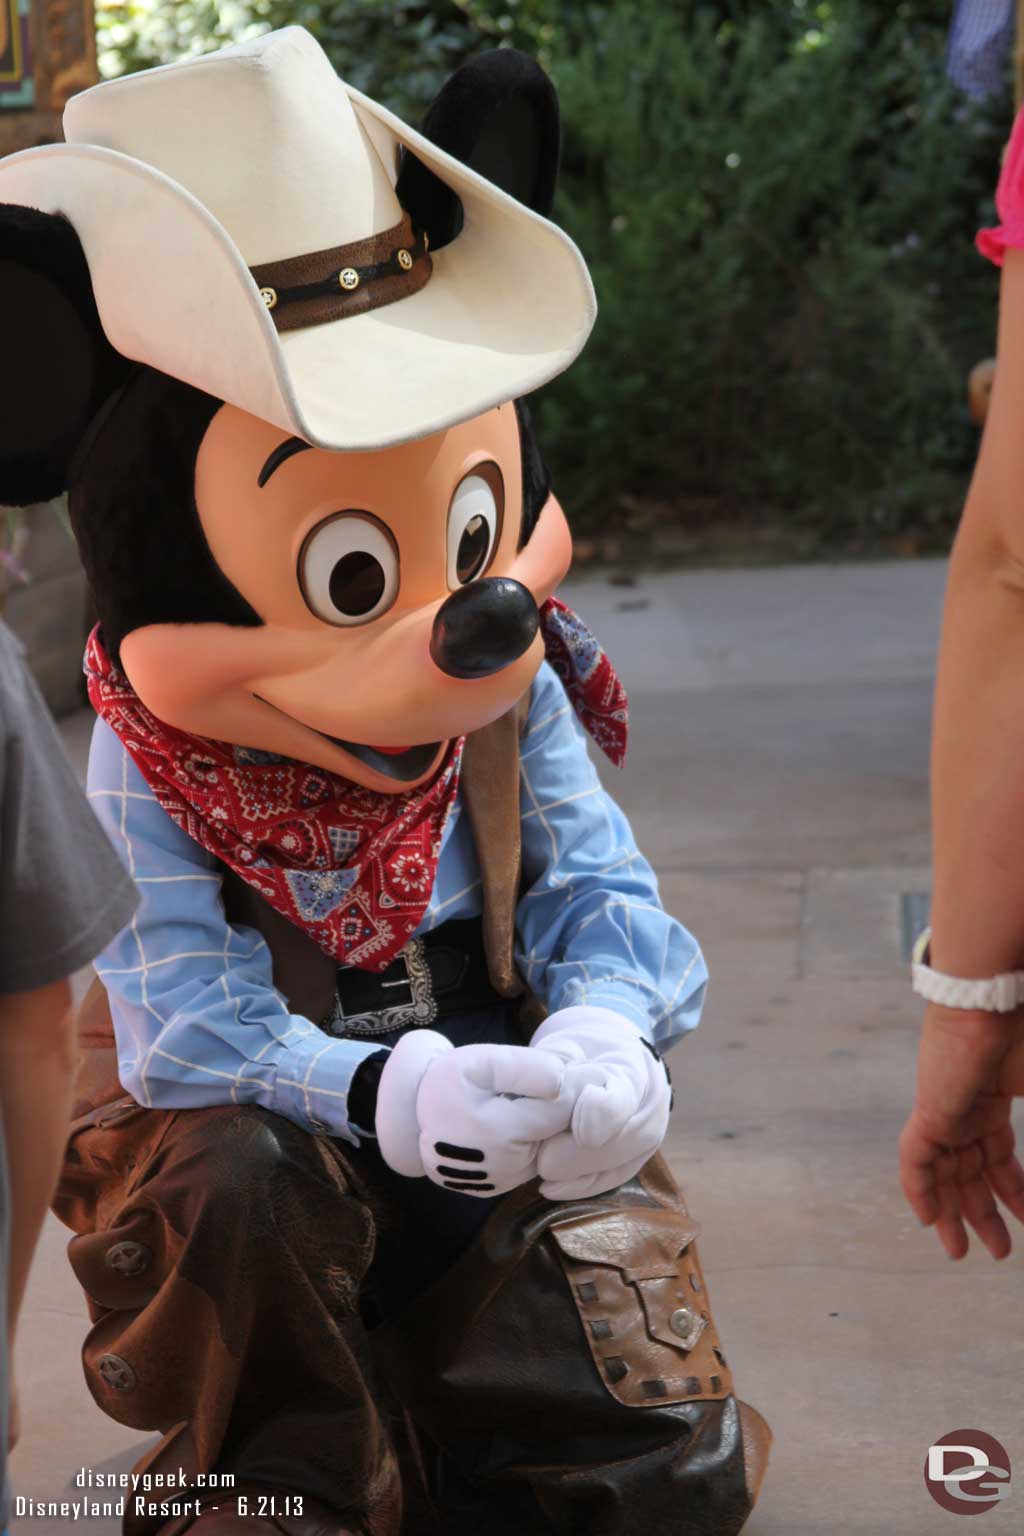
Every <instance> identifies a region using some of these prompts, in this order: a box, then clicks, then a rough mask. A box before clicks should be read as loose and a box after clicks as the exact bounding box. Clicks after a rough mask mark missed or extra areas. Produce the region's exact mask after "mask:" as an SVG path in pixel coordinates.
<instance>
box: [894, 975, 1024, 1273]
mask: <svg viewBox="0 0 1024 1536" xmlns="http://www.w3.org/2000/svg"><path fill="white" fill-rule="evenodd" d="M1020 1092H1024V1015H1022V1014H1009V1015H1007V1014H992V1013H968V1012H967V1011H966V1010H959V1009H954V1008H943V1007H940V1006H939V1005H938V1004H935V1003H932V1004H929V1006H928V1008H927V1011H926V1013H925V1021H924V1030H923V1032H922V1036H921V1046H920V1051H919V1054H918V1069H917V1096H916V1099H915V1102H914V1107H913V1109H912V1110H911V1112H910V1116H909V1118H908V1120H907V1123H906V1125H905V1126H904V1127H903V1132H902V1135H901V1136H900V1144H899V1157H900V1182H901V1184H902V1186H903V1193H904V1194H905V1195H906V1198H907V1200H908V1202H909V1204H910V1206H911V1209H912V1210H913V1211H914V1213H915V1215H916V1216H917V1217H918V1219H919V1220H920V1221H921V1223H922V1224H923V1225H924V1226H927V1227H932V1226H933V1227H934V1228H935V1230H936V1233H937V1235H938V1237H939V1240H940V1242H941V1243H942V1245H943V1247H944V1248H945V1250H946V1252H947V1253H948V1254H949V1256H950V1258H951V1259H962V1258H963V1256H964V1254H965V1253H966V1252H967V1250H968V1247H969V1238H968V1234H967V1229H968V1227H970V1228H972V1229H973V1230H974V1232H975V1233H976V1234H977V1236H978V1237H979V1238H980V1239H981V1241H982V1242H983V1243H984V1245H985V1247H986V1248H987V1249H988V1251H989V1253H991V1255H992V1257H993V1258H995V1259H1004V1258H1005V1257H1006V1256H1007V1254H1008V1253H1009V1252H1010V1249H1011V1247H1012V1244H1011V1240H1010V1233H1009V1230H1008V1228H1007V1225H1006V1221H1005V1219H1004V1217H1003V1214H1002V1211H1001V1210H1000V1202H1001V1204H1002V1205H1003V1206H1004V1207H1005V1208H1006V1210H1007V1211H1009V1212H1010V1213H1011V1214H1012V1215H1013V1216H1016V1218H1017V1220H1018V1221H1022V1222H1024V1169H1022V1168H1021V1165H1020V1162H1019V1161H1018V1159H1017V1156H1016V1152H1015V1137H1014V1130H1013V1125H1012V1123H1011V1119H1010V1111H1011V1108H1012V1104H1013V1094H1014V1093H1020Z"/></svg>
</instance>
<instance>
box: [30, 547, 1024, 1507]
mask: <svg viewBox="0 0 1024 1536" xmlns="http://www.w3.org/2000/svg"><path fill="white" fill-rule="evenodd" d="M943 580H944V567H943V566H942V565H941V563H938V562H921V563H906V564H898V565H870V566H843V567H836V568H830V567H822V566H816V567H811V566H807V567H800V568H793V569H779V570H760V571H756V572H738V571H737V572H732V571H729V572H683V573H674V574H670V575H664V576H651V577H646V576H640V577H637V578H636V579H635V581H634V583H633V584H632V585H613V584H611V583H610V582H609V581H608V580H607V578H606V577H593V578H589V579H587V580H581V581H579V582H577V583H575V584H574V585H573V587H572V589H571V591H570V592H569V593H568V597H569V600H570V601H572V602H573V603H574V604H575V606H576V607H577V608H578V609H579V610H580V612H581V613H582V614H583V615H584V616H585V617H586V618H587V620H588V621H589V622H590V623H591V624H592V626H593V627H594V629H595V630H596V631H597V633H598V634H600V635H601V637H602V639H603V641H604V643H605V644H606V646H607V647H608V649H609V651H610V652H611V653H612V655H613V656H614V657H615V659H616V662H617V664H618V665H619V667H620V670H621V672H622V674H623V676H624V678H625V680H626V683H627V685H628V686H629V689H630V695H631V700H632V712H633V736H632V742H631V748H630V762H629V766H628V767H627V769H626V770H625V772H624V773H622V774H616V773H615V772H614V770H609V772H608V775H607V778H608V782H609V784H610V785H611V787H612V788H613V789H614V791H615V793H616V794H617V795H618V797H619V799H620V800H621V802H622V803H623V804H624V805H625V807H626V809H627V810H628V812H629V813H630V815H631V817H632V819H633V824H634V827H635V829H636V832H637V836H638V839H639V841H640V843H641V846H642V847H644V849H645V851H646V852H647V853H648V854H649V855H650V856H651V857H652V858H653V860H654V862H655V864H656V866H657V868H658V871H659V874H660V876H661V881H662V891H663V895H664V898H665V901H666V904H667V905H668V906H669V907H670V908H671V909H672V910H673V911H674V912H675V913H676V914H677V915H678V916H679V917H680V918H682V919H683V920H684V921H685V922H686V923H687V924H688V925H689V926H690V927H691V928H692V929H693V930H694V931H695V932H696V933H697V935H698V936H699V937H700V938H701V940H702V942H703V944H704V946H705V949H706V952H707V955H708V959H709V963H710V966H711V971H712V976H713V983H712V988H711V993H710V1000H709V1004H708V1009H707V1013H706V1016H705V1022H704V1025H703V1027H702V1028H701V1030H700V1031H699V1032H698V1034H697V1035H696V1036H695V1037H694V1038H692V1039H690V1040H688V1041H686V1042H685V1044H684V1045H683V1046H682V1047H681V1048H680V1050H679V1051H678V1053H677V1054H676V1057H675V1060H674V1062H673V1069H674V1076H675V1081H676V1085H677V1105H676V1111H675V1116H674V1124H673V1129H672V1132H671V1137H670V1144H669V1154H670V1157H671V1159H672V1162H673V1164H674V1166H675V1168H676V1170H677V1172H678V1173H679V1175H680V1176H681V1178H682V1180H683V1182H684V1183H685V1185H686V1188H687V1191H688V1194H689V1197H690V1201H691V1204H692V1206H693V1208H694V1210H695V1211H696V1213H697V1215H698V1216H699V1218H700V1220H701V1222H702V1224H703V1228H704V1239H703V1244H702V1248H703V1261H704V1266H705V1270H706V1272H707V1276H708V1281H709V1286H710V1290H711V1295H712V1298H713V1301H714V1304H715V1309H716V1313H717V1316H718V1322H719V1326H720V1329H721V1331H722V1334H723V1339H724V1343H725V1348H726V1351H727V1354H728V1356H729V1358H730V1362H731V1364H732V1366H733V1369H734V1371H735V1373H736V1376H737V1381H738V1385H739V1389H740V1391H741V1394H742V1395H743V1396H745V1397H747V1398H748V1399H749V1400H750V1401H751V1402H752V1403H754V1404H755V1405H757V1406H759V1407H760V1408H761V1409H762V1410H763V1411H764V1412H765V1413H766V1414H767V1415H768V1417H769V1418H770V1419H771V1421H772V1423H773V1427H774V1429H775V1432H776V1450H775V1456H774V1461H773V1465H772V1469H771V1473H770V1477H769V1481H768V1483H767V1485H766V1488H765V1494H764V1498H763V1502H762V1505H761V1507H760V1508H759V1510H758V1512H757V1514H756V1515H755V1517H754V1519H753V1520H752V1522H751V1524H750V1526H749V1527H748V1529H749V1531H750V1533H751V1536H819V1533H820V1532H822V1531H829V1532H835V1533H839V1536H880V1533H883V1532H884V1533H886V1536H931V1533H932V1532H935V1531H938V1530H941V1529H945V1528H946V1526H948V1525H949V1524H951V1523H952V1524H953V1528H954V1529H955V1528H956V1526H955V1517H954V1516H952V1515H949V1514H945V1513H943V1512H942V1511H940V1510H939V1509H938V1507H937V1506H936V1505H935V1504H934V1503H932V1501H931V1500H930V1498H929V1497H928V1495H927V1493H926V1491H925V1488H924V1484H923V1479H922V1467H923V1463H924V1458H925V1454H926V1451H927V1448H928V1446H929V1445H930V1444H931V1443H932V1441H933V1440H935V1439H936V1438H938V1437H939V1436H941V1435H943V1434H945V1433H947V1432H949V1431H951V1430H956V1429H962V1428H967V1427H970V1428H976V1429H981V1430H986V1431H988V1432H989V1433H990V1434H993V1435H995V1436H996V1437H997V1438H998V1439H1000V1440H1001V1441H1002V1442H1003V1444H1004V1445H1005V1446H1006V1448H1007V1450H1008V1451H1009V1453H1010V1456H1011V1459H1012V1460H1014V1461H1015V1463H1016V1464H1017V1465H1018V1466H1019V1469H1020V1471H1019V1480H1020V1484H1021V1486H1020V1491H1019V1492H1017V1491H1016V1490H1015V1491H1014V1493H1012V1494H1011V1497H1010V1498H1009V1499H1008V1500H1007V1501H1006V1502H1005V1503H1004V1504H1003V1505H1002V1506H1001V1507H999V1508H996V1509H995V1510H994V1511H992V1512H991V1513H990V1514H989V1515H988V1520H987V1524H986V1526H985V1531H986V1536H988V1533H991V1536H999V1533H1000V1532H1007V1533H1008V1532H1010V1531H1011V1530H1019V1529H1020V1525H1021V1518H1022V1516H1021V1509H1022V1507H1024V1414H1022V1412H1021V1401H1022V1387H1021V1382H1022V1380H1024V1325H1022V1324H1021V1321H1020V1319H1021V1316H1022V1313H1024V1268H1022V1264H1021V1260H1020V1258H1019V1257H1018V1256H1016V1255H1015V1256H1013V1257H1011V1259H1010V1260H1008V1261H1007V1262H1006V1263H1005V1264H1003V1265H999V1266H997V1265H994V1264H992V1263H991V1262H990V1261H988V1260H986V1259H983V1258H982V1257H981V1256H980V1255H977V1254H972V1256H971V1257H970V1258H968V1260H967V1261H966V1262H965V1263H964V1264H962V1265H959V1266H953V1265H951V1264H949V1263H948V1262H947V1261H945V1260H944V1259H943V1258H942V1257H941V1256H940V1252H939V1249H938V1245H937V1244H936V1242H935V1240H934V1238H933V1237H932V1236H931V1234H929V1233H925V1232H922V1231H921V1230H920V1229H919V1228H918V1227H917V1225H916V1223H915V1221H914V1220H913V1218H912V1217H911V1216H910V1215H909V1213H908V1212H906V1211H905V1210H904V1208H903V1205H902V1202H901V1198H900V1194H899V1190H898V1187H897V1184H896V1180H895V1171H894V1162H895V1141H896V1136H897V1134H898V1131H899V1128H900V1125H901V1123H902V1120H903V1116H904V1113H905V1111H906V1107H907V1104H908V1099H909V1095H910V1091H911V1083H912V1071H913V1058H914V1048H915V1037H916V1029H917V1020H918V1010H917V1008H916V1006H915V1004H914V1001H913V999H912V997H911V996H910V995H909V992H908V989H907V986H906V981H905V975H904V963H903V960H902V957H901V932H900V916H901V910H902V905H903V898H904V897H905V896H906V895H907V894H908V893H915V892H922V891H924V890H925V889H926V887H927V858H928V838H927V804H926V782H925V780H926V762H927V734H928V719H929V711H930V696H931V682H932V659H933V654H934V647H935V640H936V635H937V627H938V619H939V610H940V605H941V593H942V585H943ZM65 730H66V735H67V739H68V741H69V743H70V745H71V746H72V748H73V750H75V751H76V753H77V754H78V755H79V757H80V756H81V751H82V747H83V744H84V741H85V737H86V732H87V722H86V720H85V718H84V717H76V718H74V719H72V720H71V721H70V722H67V724H66V727H65ZM64 1239H65V1234H64V1233H63V1232H62V1231H61V1229H60V1228H59V1227H58V1226H57V1225H56V1223H51V1224H50V1225H49V1226H48V1228H47V1231H46V1235H45V1240H44V1243H43V1246H42V1249H41V1251H40V1255H39V1259H38V1262H37V1265H36V1269H35V1273H34V1276H33V1281H32V1286H31V1291H30V1295H29V1300H28V1307H27V1312H26V1316H25V1320H24V1325H23V1328H22V1334H21V1341H20V1349H19V1367H20V1379H21V1383H22V1393H23V1409H24V1420H25V1425H24V1440H23V1447H22V1449H21V1450H20V1451H19V1452H18V1453H17V1455H16V1457H15V1461H14V1477H15V1483H16V1488H17V1491H19V1492H21V1493H23V1494H26V1495H28V1496H30V1497H33V1498H37V1499H41V1498H47V1499H54V1498H58V1497H60V1496H61V1490H62V1489H63V1488H64V1487H65V1485H66V1484H67V1483H68V1481H69V1479H70V1478H72V1477H73V1476H74V1474H75V1472H76V1471H77V1470H78V1469H79V1468H81V1467H91V1468H93V1469H99V1468H103V1469H107V1468H109V1467H115V1468H117V1469H121V1468H127V1467H128V1466H129V1465H130V1463H131V1461H132V1459H133V1458H134V1456H135V1455H136V1454H137V1453H138V1450H139V1447H140V1446H141V1445H143V1444H145V1443H146V1437H144V1436H139V1435H137V1434H133V1433H131V1432H128V1431H125V1430H122V1429H120V1428H118V1426H116V1425H114V1424H112V1423H111V1422H110V1421H109V1420H107V1419H105V1418H104V1417H103V1416H102V1415H101V1414H100V1413H99V1411H98V1410H96V1409H95V1408H94V1407H93V1406H92V1404H91V1400H90V1399H89V1397H88V1394H87V1392H86V1389H85V1386H84V1384H83V1382H82V1378H81V1371H80V1367H79V1363H78V1350H79V1346H80V1342H81V1338H82V1336H83V1334H84V1332H85V1327H86V1324H85V1320H84V1309H83V1306H82V1303H81V1300H80V1298H79V1296H78V1294H77V1292H76V1288H75V1286H74V1284H73V1282H72V1280H71V1277H70V1273H69V1271H68V1269H67V1266H66V1262H65V1260H64V1257H63V1251H62V1250H63V1247H64ZM1004 1318H1006V1319H1007V1320H1008V1325H1007V1326H1002V1324H1003V1319H1004ZM14 1529H15V1530H16V1531H17V1532H19V1536H21V1533H25V1536H28V1533H29V1532H32V1533H34V1536H49V1533H50V1532H56V1531H61V1530H69V1529H71V1527H70V1525H69V1524H67V1523H61V1522H49V1521H46V1520H42V1519H34V1520H29V1519H25V1520H22V1521H20V1522H19V1521H15V1526H14ZM84 1529H86V1530H88V1531H89V1532H90V1533H93V1536H108V1533H110V1536H112V1533H113V1530H114V1527H113V1524H112V1523H110V1522H105V1521H102V1520H97V1521H93V1522H90V1523H89V1524H88V1525H87V1526H85V1527H84ZM482 1536H486V1533H482ZM638 1536H639V1533H638Z"/></svg>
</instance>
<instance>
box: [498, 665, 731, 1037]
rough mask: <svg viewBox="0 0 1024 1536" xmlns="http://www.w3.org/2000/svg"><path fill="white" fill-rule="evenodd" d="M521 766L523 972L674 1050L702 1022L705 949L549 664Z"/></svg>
mask: <svg viewBox="0 0 1024 1536" xmlns="http://www.w3.org/2000/svg"><path fill="white" fill-rule="evenodd" d="M521 764H522V767H521V801H520V803H521V814H522V833H523V874H524V880H525V888H524V891H523V894H522V896H521V898H520V901H519V907H518V913H517V921H516V929H517V962H518V964H519V967H520V971H521V974H522V975H523V977H524V979H525V980H526V982H527V984H528V985H529V986H530V987H531V988H532V990H533V991H534V992H536V993H537V994H538V995H539V996H540V997H541V998H542V1000H543V1001H544V1002H545V1004H546V1005H547V1007H548V1009H549V1011H551V1012H554V1011H555V1010H556V1009H559V1008H568V1007H571V1006H574V1005H576V1004H580V1003H592V1004H594V1005H595V1006H600V1007H602V1008H611V1009H614V1010H615V1011H616V1012H618V1013H621V1014H624V1015H625V1016H626V1017H627V1018H629V1019H631V1020H632V1021H633V1022H634V1023H635V1024H637V1025H638V1026H639V1027H640V1029H642V1030H643V1031H644V1033H645V1035H646V1036H647V1038H648V1039H649V1040H650V1041H651V1042H652V1044H654V1045H655V1046H657V1047H658V1049H659V1050H664V1049H666V1048H667V1047H668V1046H670V1045H672V1044H673V1043H674V1041H675V1040H677V1039H678V1038H679V1037H680V1036H681V1035H683V1034H685V1033H686V1032H688V1031H689V1030H692V1029H695V1028H696V1026H697V1024H698V1023H699V1021H700V1014H701V1008H702V1006H703V1002H704V994H705V991H706V989H707V979H708V977H707V968H706V966H705V964H704V958H703V956H702V954H701V951H700V948H699V946H698V944H697V941H696V940H695V939H694V937H693V935H692V934H690V933H689V932H687V930H686V929H685V928H684V927H683V926H682V924H681V923H679V922H677V921H676V920H675V918H673V917H670V916H669V915H668V913H667V912H666V911H665V910H664V908H663V907H662V905H661V901H660V900H659V897H658V882H657V879H656V877H655V874H654V871H653V869H652V868H651V866H650V864H649V863H648V862H647V860H646V859H645V858H644V856H643V854H641V853H640V851H639V850H638V848H637V846H636V842H635V841H634V838H633V833H632V831H631V829H630V826H629V822H628V821H627V820H626V818H625V816H624V815H623V813H622V811H621V810H620V809H619V807H618V806H617V805H616V804H615V801H614V800H613V799H612V798H611V796H610V795H609V794H607V793H606V791H605V790H604V789H603V788H602V786H601V782H600V780H599V778H598V776H597V771H596V769H595V768H594V765H593V763H592V762H591V761H590V758H589V757H588V755H587V749H586V738H585V736H584V732H583V729H582V727H581V726H580V724H579V723H578V721H577V719H576V716H575V713H574V711H573V708H572V705H571V704H570V703H569V700H568V699H567V698H566V695H565V691H564V689H563V688H562V685H561V683H560V682H559V681H558V678H557V677H556V675H555V673H554V672H553V671H552V670H551V668H550V667H549V666H548V664H547V663H545V664H544V665H543V666H542V667H541V670H540V673H539V674H538V676H537V680H536V682H535V683H534V687H533V696H532V699H531V702H530V713H529V716H528V719H527V722H526V727H525V730H524V732H523V739H522V748H521Z"/></svg>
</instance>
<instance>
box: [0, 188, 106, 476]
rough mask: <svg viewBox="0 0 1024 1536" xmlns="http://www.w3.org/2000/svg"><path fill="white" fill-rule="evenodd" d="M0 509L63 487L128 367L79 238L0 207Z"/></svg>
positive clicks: (48, 221)
mask: <svg viewBox="0 0 1024 1536" xmlns="http://www.w3.org/2000/svg"><path fill="white" fill-rule="evenodd" d="M0 336H2V337H3V354H4V371H5V374H6V377H7V388H6V390H5V392H4V407H3V410H2V411H0V505H5V506H15V507H16V506H24V505H26V504H27V503H28V502H32V501H47V500H49V498H50V497H52V496H57V495H59V494H60V492H61V491H63V490H66V489H67V484H68V470H69V466H70V464H71V460H72V458H73V456H74V453H75V450H76V448H77V447H78V445H79V443H80V442H81V440H82V437H83V436H84V434H85V431H86V429H87V427H88V425H89V423H90V421H91V420H92V419H93V417H94V416H95V414H96V412H97V410H98V409H99V407H100V406H101V405H102V404H103V401H104V400H105V399H106V398H107V397H108V396H109V395H110V394H111V393H112V392H113V390H114V389H116V388H117V386H118V384H119V383H120V382H121V380H122V378H123V377H124V376H125V374H126V373H127V371H128V369H129V368H130V366H131V365H130V364H129V363H128V361H127V360H126V359H125V358H123V357H122V356H121V355H120V353H118V352H115V351H114V349H113V347H112V346H111V345H110V343H109V342H108V341H107V338H106V337H105V335H104V334H103V327H102V326H101V325H100V317H99V314H98V312H97V309H96V300H95V299H94V297H93V291H92V280H91V278H90V276H89V265H88V262H87V261H86V259H85V252H84V251H83V250H82V245H81V241H80V240H79V238H78V236H77V234H76V233H75V231H74V229H73V228H72V226H71V225H70V224H69V223H68V221H67V220H66V219H65V218H62V217H61V216H60V215H59V214H54V213H40V212H38V210H36V209H35V208H21V207H18V206H16V205H15V204H11V203H4V204H0Z"/></svg>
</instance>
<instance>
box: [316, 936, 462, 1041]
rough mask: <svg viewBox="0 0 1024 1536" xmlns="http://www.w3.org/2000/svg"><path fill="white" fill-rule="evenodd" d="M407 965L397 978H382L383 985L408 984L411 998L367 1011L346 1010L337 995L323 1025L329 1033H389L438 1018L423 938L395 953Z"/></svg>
mask: <svg viewBox="0 0 1024 1536" xmlns="http://www.w3.org/2000/svg"><path fill="white" fill-rule="evenodd" d="M395 959H396V960H401V962H402V964H403V965H404V966H405V975H404V976H399V977H397V978H396V979H395V980H394V981H382V982H381V987H382V988H387V987H407V988H408V989H409V996H408V999H407V1000H406V1001H404V1002H396V1003H392V1004H391V1006H390V1007H387V1008H374V1009H372V1010H371V1011H370V1012H368V1013H345V1012H344V1011H343V1010H342V1006H341V998H340V997H338V996H337V994H335V999H334V1009H333V1012H332V1013H331V1014H330V1015H329V1017H328V1018H327V1019H326V1020H325V1022H324V1023H323V1024H322V1025H321V1028H322V1029H325V1030H326V1031H327V1033H328V1034H330V1035H387V1034H390V1033H391V1032H392V1031H393V1030H396V1029H409V1028H411V1027H418V1028H423V1027H424V1026H425V1025H427V1024H433V1022H434V1020H435V1019H436V1018H437V1000H436V998H435V997H434V986H433V982H432V980H431V975H430V967H429V965H428V964H427V951H426V945H425V944H424V943H423V940H422V939H410V940H409V942H408V944H406V945H405V947H404V949H400V950H399V951H398V954H397V955H396V956H395Z"/></svg>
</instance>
